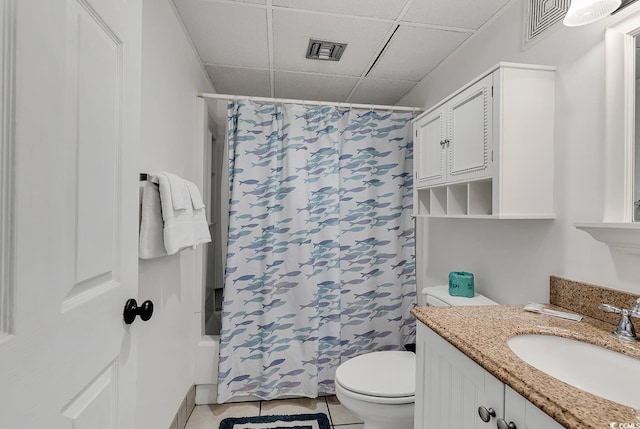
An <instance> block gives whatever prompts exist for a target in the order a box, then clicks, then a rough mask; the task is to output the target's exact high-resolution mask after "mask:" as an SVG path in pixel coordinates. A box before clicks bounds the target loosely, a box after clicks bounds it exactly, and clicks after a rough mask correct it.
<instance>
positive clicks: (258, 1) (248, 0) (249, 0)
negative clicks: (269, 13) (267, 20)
mask: <svg viewBox="0 0 640 429" xmlns="http://www.w3.org/2000/svg"><path fill="white" fill-rule="evenodd" d="M231 1H237V2H240V3H253V4H267V0H231Z"/></svg>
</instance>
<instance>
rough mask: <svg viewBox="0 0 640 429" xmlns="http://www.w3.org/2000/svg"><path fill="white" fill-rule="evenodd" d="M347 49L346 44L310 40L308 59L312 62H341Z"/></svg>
mask: <svg viewBox="0 0 640 429" xmlns="http://www.w3.org/2000/svg"><path fill="white" fill-rule="evenodd" d="M346 48H347V44H346V43H340V42H327V41H326V40H317V39H309V46H308V47H307V58H309V59H311V60H324V61H340V58H341V57H342V53H343V52H344V50H345V49H346Z"/></svg>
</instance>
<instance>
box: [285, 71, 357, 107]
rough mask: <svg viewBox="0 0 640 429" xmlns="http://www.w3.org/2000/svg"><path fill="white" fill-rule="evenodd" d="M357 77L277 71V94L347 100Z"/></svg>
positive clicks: (286, 96)
mask: <svg viewBox="0 0 640 429" xmlns="http://www.w3.org/2000/svg"><path fill="white" fill-rule="evenodd" d="M357 81H358V79H357V78H354V77H346V76H327V75H318V74H312V73H293V72H282V71H277V72H275V96H276V97H277V98H295V99H300V100H320V101H338V102H340V101H345V100H346V99H347V97H348V96H349V94H350V93H351V90H352V89H353V87H354V86H355V84H356V82H357Z"/></svg>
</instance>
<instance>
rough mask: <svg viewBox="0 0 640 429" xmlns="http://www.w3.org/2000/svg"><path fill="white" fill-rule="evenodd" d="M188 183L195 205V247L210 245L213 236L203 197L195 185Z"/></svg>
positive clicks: (192, 201)
mask: <svg viewBox="0 0 640 429" xmlns="http://www.w3.org/2000/svg"><path fill="white" fill-rule="evenodd" d="M186 182H187V186H188V188H189V194H190V195H191V203H192V204H193V234H194V236H193V238H194V246H195V245H197V244H202V243H208V242H210V241H211V234H210V233H209V224H208V223H207V215H206V213H205V211H204V202H203V201H202V195H201V194H200V190H199V189H198V187H197V186H196V185H195V183H192V182H189V181H188V180H187V181H186Z"/></svg>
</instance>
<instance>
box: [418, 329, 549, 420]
mask: <svg viewBox="0 0 640 429" xmlns="http://www.w3.org/2000/svg"><path fill="white" fill-rule="evenodd" d="M416 347H417V348H416V354H417V368H416V369H417V371H416V376H417V383H416V409H415V429H442V428H449V429H454V428H456V429H457V428H460V429H463V428H464V429H483V428H487V429H488V428H492V427H498V420H499V419H503V420H504V422H502V423H503V424H505V425H506V426H504V427H509V426H508V425H509V424H510V423H512V424H513V425H514V426H513V429H526V428H529V429H560V428H562V425H560V424H559V423H558V422H556V421H555V420H553V419H552V418H551V417H549V416H548V415H546V414H545V413H544V412H542V411H541V410H540V409H538V408H537V407H535V406H534V405H533V404H532V403H531V402H529V401H527V400H526V399H525V398H524V397H522V396H520V395H519V394H518V393H517V392H515V391H514V390H513V389H511V388H510V387H509V386H506V385H505V384H504V383H502V382H501V381H500V380H498V379H497V378H495V377H494V376H493V375H491V374H490V373H489V372H487V371H486V370H485V369H484V368H482V367H481V366H480V365H478V364H476V363H475V362H474V361H472V360H471V359H470V358H468V357H467V356H466V355H465V354H464V353H462V352H461V351H459V350H458V349H456V348H455V347H454V346H452V345H451V344H450V343H448V342H447V341H446V340H444V339H443V338H442V337H440V336H439V335H438V334H436V333H435V332H434V331H432V330H431V329H429V328H428V327H427V326H425V325H423V324H421V323H418V328H417V346H416ZM480 407H484V408H485V409H486V410H487V411H489V410H492V411H493V413H494V416H492V417H490V416H489V421H488V422H485V421H483V420H482V419H481V418H480V414H479V408H480Z"/></svg>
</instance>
